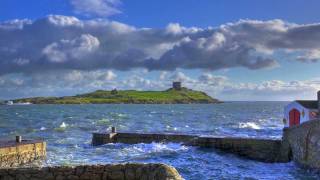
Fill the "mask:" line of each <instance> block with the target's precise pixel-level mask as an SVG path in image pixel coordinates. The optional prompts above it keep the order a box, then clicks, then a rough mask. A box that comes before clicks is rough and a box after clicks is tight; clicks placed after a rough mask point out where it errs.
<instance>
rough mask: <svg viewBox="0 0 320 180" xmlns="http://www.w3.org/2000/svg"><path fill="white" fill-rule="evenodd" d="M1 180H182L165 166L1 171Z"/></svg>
mask: <svg viewBox="0 0 320 180" xmlns="http://www.w3.org/2000/svg"><path fill="white" fill-rule="evenodd" d="M0 179H1V180H43V179H46V180H63V179H68V180H69V179H70V180H78V179H81V180H86V179H88V180H89V179H90V180H182V177H181V176H180V175H179V173H178V171H177V170H176V169H175V168H174V167H171V166H168V165H165V164H134V163H132V164H113V165H83V166H76V167H43V168H19V169H0Z"/></svg>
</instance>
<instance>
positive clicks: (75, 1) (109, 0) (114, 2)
mask: <svg viewBox="0 0 320 180" xmlns="http://www.w3.org/2000/svg"><path fill="white" fill-rule="evenodd" d="M70 2H71V5H72V6H73V7H74V11H75V12H76V13H77V14H84V15H86V16H92V15H94V16H100V17H107V16H111V15H114V14H119V13H121V11H120V10H119V8H118V7H119V5H120V4H121V1H120V0H70Z"/></svg>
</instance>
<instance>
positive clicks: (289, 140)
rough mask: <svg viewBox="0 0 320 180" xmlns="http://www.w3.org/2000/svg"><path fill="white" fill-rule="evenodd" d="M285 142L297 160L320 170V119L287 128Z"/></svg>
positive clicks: (284, 136) (284, 133)
mask: <svg viewBox="0 0 320 180" xmlns="http://www.w3.org/2000/svg"><path fill="white" fill-rule="evenodd" d="M283 144H284V146H287V147H288V149H289V155H290V156H291V157H292V159H293V160H294V161H295V162H297V163H298V164H300V165H302V166H304V167H307V168H311V169H318V170H320V120H318V119H317V120H312V121H308V122H305V123H303V124H301V125H299V126H294V127H290V128H285V129H284V131H283Z"/></svg>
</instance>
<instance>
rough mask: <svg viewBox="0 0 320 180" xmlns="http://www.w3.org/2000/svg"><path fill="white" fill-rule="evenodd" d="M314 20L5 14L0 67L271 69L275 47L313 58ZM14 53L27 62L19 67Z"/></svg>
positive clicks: (274, 63)
mask: <svg viewBox="0 0 320 180" xmlns="http://www.w3.org/2000/svg"><path fill="white" fill-rule="evenodd" d="M8 24H9V25H8ZM10 24H13V25H10ZM16 24H17V25H16ZM7 26H10V27H11V26H12V27H11V28H7ZM1 27H2V28H1ZM13 27H15V28H13ZM319 27H320V24H304V25H297V24H291V23H287V22H284V21H281V20H271V21H253V20H240V21H239V22H236V23H227V24H224V25H221V26H220V27H216V28H212V27H208V28H195V27H191V28H187V27H183V26H181V25H179V24H169V25H168V27H166V28H164V29H152V28H136V27H133V26H129V25H127V24H123V23H120V22H115V21H108V20H103V19H95V20H79V19H77V18H75V17H69V16H58V15H50V16H48V17H46V18H43V19H38V20H35V21H30V20H21V21H18V20H13V21H12V22H8V21H7V22H3V23H0V38H1V41H0V59H1V61H0V74H8V73H25V72H30V71H44V70H52V69H56V70H63V69H70V70H97V69H102V68H107V69H116V70H131V69H134V68H145V69H148V70H162V71H173V70H176V69H178V68H180V69H203V70H220V69H230V68H234V67H244V68H248V69H262V68H274V67H278V66H279V63H278V60H277V59H275V56H273V53H274V52H275V51H283V52H284V53H287V54H288V55H290V54H292V55H296V54H297V53H298V54H299V53H300V54H301V53H302V52H306V54H304V55H300V56H297V60H299V61H303V62H306V61H308V62H309V61H311V62H315V61H318V57H319V52H318V51H319V49H320V44H319V40H320V35H319V31H318V29H319ZM19 58H22V59H27V60H28V63H26V62H27V61H25V63H23V64H24V65H23V66H21V63H17V59H19ZM20 62H22V61H20ZM58 64H59V65H58Z"/></svg>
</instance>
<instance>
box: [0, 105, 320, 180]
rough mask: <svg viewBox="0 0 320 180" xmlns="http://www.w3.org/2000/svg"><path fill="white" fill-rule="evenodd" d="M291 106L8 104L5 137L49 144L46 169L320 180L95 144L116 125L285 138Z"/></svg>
mask: <svg viewBox="0 0 320 180" xmlns="http://www.w3.org/2000/svg"><path fill="white" fill-rule="evenodd" d="M287 103H288V102H225V103H221V104H185V105H181V104H176V105H150V104H148V105H144V104H103V105H93V104H92V105H91V104H90V105H10V106H5V105H4V106H0V140H8V139H14V138H15V136H16V135H22V136H23V138H24V139H44V140H45V141H46V142H47V159H46V160H44V161H43V162H41V165H42V166H55V165H82V164H107V163H126V162H139V163H151V162H155V163H165V164H169V165H172V166H174V167H175V168H176V169H177V170H178V171H179V173H180V174H181V175H182V176H183V178H184V179H186V180H189V179H190V180H206V179H226V180H229V179H230V180H233V179H234V180H237V179H245V180H255V179H264V180H268V179H277V180H279V179H280V180H282V179H283V180H290V179H320V176H319V174H318V173H317V172H313V171H310V170H306V169H303V168H301V167H299V166H298V165H296V164H295V163H293V162H290V163H263V162H258V161H254V160H248V159H245V158H243V157H239V156H237V155H234V154H230V153H224V152H222V151H219V150H215V149H209V148H199V147H189V146H185V145H182V144H179V143H151V144H143V143H141V144H134V145H127V144H120V143H119V144H106V145H102V146H96V147H93V146H91V138H92V133H93V132H109V131H110V130H111V127H112V126H115V127H116V128H117V130H118V131H122V132H158V133H184V134H196V135H203V136H237V137H258V138H271V139H280V138H281V136H282V128H283V123H282V117H283V108H284V106H285V105H286V104H287ZM35 166H36V165H35Z"/></svg>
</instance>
